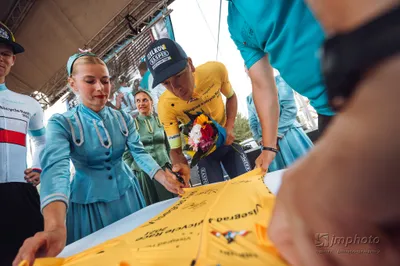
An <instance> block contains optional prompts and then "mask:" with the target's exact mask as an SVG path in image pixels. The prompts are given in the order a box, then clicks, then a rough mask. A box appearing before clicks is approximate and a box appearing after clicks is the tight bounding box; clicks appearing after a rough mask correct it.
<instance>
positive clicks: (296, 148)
mask: <svg viewBox="0 0 400 266" xmlns="http://www.w3.org/2000/svg"><path fill="white" fill-rule="evenodd" d="M275 82H276V86H277V88H278V99H279V107H280V114H279V125H278V146H279V152H278V153H277V155H276V157H275V159H274V161H273V162H272V163H271V164H270V166H269V169H268V170H269V172H272V171H277V170H280V169H284V168H287V167H288V166H289V165H291V164H292V163H294V162H295V161H296V160H297V159H298V158H299V157H301V156H303V155H305V154H306V153H307V151H308V150H309V149H310V148H311V147H313V143H312V141H311V140H310V138H309V137H308V136H307V135H306V133H305V132H304V130H303V129H302V128H301V125H300V124H299V123H298V122H297V121H296V115H297V106H296V102H295V100H294V95H293V90H292V88H290V86H289V85H288V84H287V83H286V82H285V81H284V80H283V79H282V78H281V77H280V76H277V77H276V78H275ZM247 108H248V111H249V124H250V129H251V132H252V133H253V137H254V139H255V140H256V141H257V142H259V141H261V137H262V129H261V124H260V120H259V119H258V116H257V111H256V108H255V105H254V102H253V97H252V95H251V94H250V95H249V96H247Z"/></svg>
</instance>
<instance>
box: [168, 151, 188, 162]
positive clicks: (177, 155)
mask: <svg viewBox="0 0 400 266" xmlns="http://www.w3.org/2000/svg"><path fill="white" fill-rule="evenodd" d="M170 156H171V161H172V164H179V163H183V164H186V165H188V162H187V160H186V158H185V155H183V151H182V147H179V148H176V149H171V152H170Z"/></svg>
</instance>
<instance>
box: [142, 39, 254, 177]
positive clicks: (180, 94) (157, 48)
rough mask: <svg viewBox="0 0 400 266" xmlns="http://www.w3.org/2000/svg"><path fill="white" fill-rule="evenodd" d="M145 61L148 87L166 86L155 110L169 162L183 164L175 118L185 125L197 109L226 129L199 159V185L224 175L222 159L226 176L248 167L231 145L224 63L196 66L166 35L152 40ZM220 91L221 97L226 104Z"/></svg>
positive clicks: (232, 113) (232, 105)
mask: <svg viewBox="0 0 400 266" xmlns="http://www.w3.org/2000/svg"><path fill="white" fill-rule="evenodd" d="M146 63H147V65H148V67H149V70H150V72H151V74H152V75H153V77H154V82H153V87H154V86H156V85H158V84H160V83H162V84H163V85H164V86H165V87H166V88H167V91H165V92H164V93H163V94H162V95H161V97H160V99H159V103H158V114H159V117H160V120H161V122H162V123H163V125H164V128H165V131H166V133H167V136H168V141H169V143H170V146H171V153H170V155H171V160H172V162H173V163H186V164H187V160H186V158H185V156H184V155H183V152H182V143H181V138H180V130H179V125H178V124H179V122H181V123H183V124H187V123H188V122H189V121H190V117H189V116H190V115H194V116H195V115H196V114H197V113H199V112H202V113H204V114H206V115H208V116H209V117H211V118H212V119H214V120H215V121H216V122H217V123H219V124H220V125H221V126H223V127H224V128H225V129H226V132H227V138H226V142H225V145H224V146H222V147H220V148H218V149H217V150H216V151H214V152H213V153H211V154H210V155H209V156H207V157H205V158H203V159H201V160H200V161H199V163H198V169H199V176H200V178H201V182H202V184H208V183H214V182H219V181H223V180H224V177H223V170H222V168H221V163H222V164H223V166H224V168H225V170H226V172H227V173H228V175H229V177H230V178H234V177H236V176H238V175H241V174H243V173H245V172H247V171H249V170H250V163H249V162H248V159H247V157H246V154H245V153H244V152H243V150H242V149H241V147H239V145H236V144H233V141H234V139H235V137H234V135H233V126H234V122H235V117H236V113H237V97H236V94H235V92H234V91H233V89H232V86H231V84H230V82H229V78H228V71H227V70H226V67H225V66H224V65H223V64H222V63H219V62H208V63H205V64H203V65H201V66H199V67H197V68H195V67H194V66H193V62H192V59H191V58H190V57H188V56H187V55H186V53H185V52H184V51H183V49H182V47H181V46H180V45H179V44H177V43H176V42H174V41H173V40H170V39H160V40H158V41H155V42H153V43H152V44H151V45H150V46H149V48H148V50H147V53H146ZM222 95H224V96H225V97H226V105H224V102H223V100H222ZM232 145H235V147H232Z"/></svg>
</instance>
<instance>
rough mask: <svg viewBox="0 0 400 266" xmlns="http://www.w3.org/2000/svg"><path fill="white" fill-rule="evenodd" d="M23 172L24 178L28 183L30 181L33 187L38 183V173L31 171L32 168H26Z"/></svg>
mask: <svg viewBox="0 0 400 266" xmlns="http://www.w3.org/2000/svg"><path fill="white" fill-rule="evenodd" d="M24 174H25V176H24V178H25V180H26V181H27V182H28V183H31V184H32V185H34V186H35V187H36V186H37V185H39V184H40V173H38V172H35V171H33V169H32V168H28V169H26V170H25V172H24Z"/></svg>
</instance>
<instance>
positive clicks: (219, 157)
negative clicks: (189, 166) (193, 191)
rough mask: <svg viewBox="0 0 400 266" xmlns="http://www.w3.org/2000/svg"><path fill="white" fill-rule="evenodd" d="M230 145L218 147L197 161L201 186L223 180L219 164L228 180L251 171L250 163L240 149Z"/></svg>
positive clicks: (235, 145)
mask: <svg viewBox="0 0 400 266" xmlns="http://www.w3.org/2000/svg"><path fill="white" fill-rule="evenodd" d="M232 145H233V146H232ZM232 145H231V146H222V147H219V148H218V149H217V150H216V151H214V152H213V153H211V154H210V155H209V156H207V157H205V158H203V159H201V160H200V161H199V163H198V172H199V177H200V180H201V183H202V184H203V185H206V184H211V183H216V182H221V181H224V180H225V179H224V174H223V170H222V167H221V163H222V165H223V166H224V168H225V170H226V172H227V174H228V175H229V177H230V178H235V177H237V176H239V175H242V174H244V173H247V172H248V171H250V170H251V166H250V162H249V160H248V159H247V155H246V153H245V152H244V151H243V149H242V147H241V146H240V145H237V144H232Z"/></svg>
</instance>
